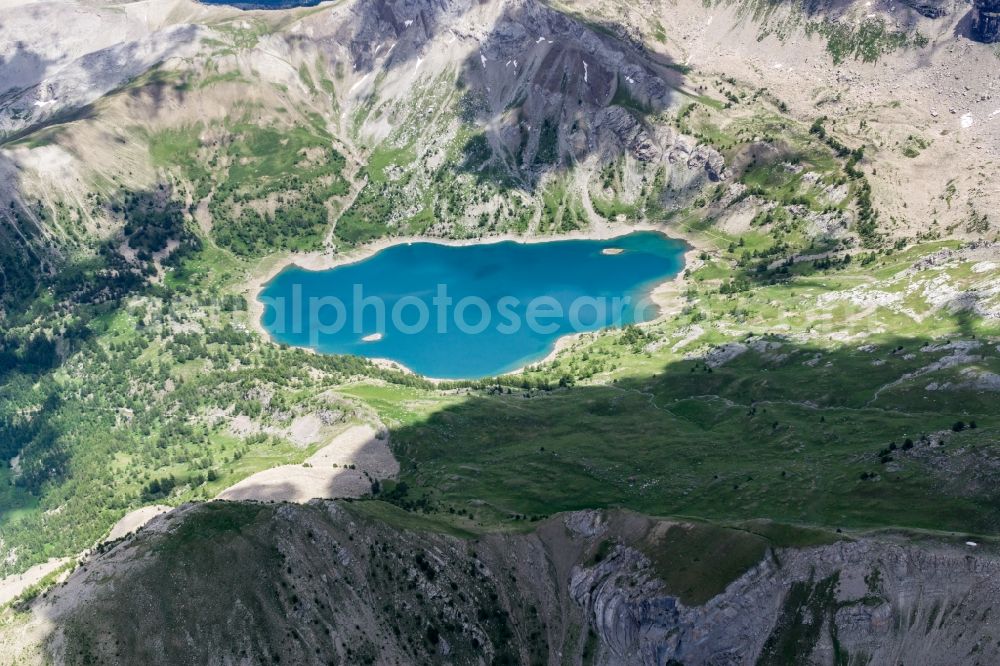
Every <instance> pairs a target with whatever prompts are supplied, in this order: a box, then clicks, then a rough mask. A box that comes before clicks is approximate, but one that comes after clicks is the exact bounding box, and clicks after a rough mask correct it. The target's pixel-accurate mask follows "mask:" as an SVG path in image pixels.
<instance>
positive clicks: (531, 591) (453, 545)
mask: <svg viewBox="0 0 1000 666" xmlns="http://www.w3.org/2000/svg"><path fill="white" fill-rule="evenodd" d="M376 514H377V515H379V516H381V517H376ZM383 518H388V519H389V522H386V521H385V520H383ZM400 518H403V519H405V520H409V521H410V522H412V521H413V520H414V519H413V518H412V517H405V516H401V515H400V514H397V512H396V510H395V509H392V508H391V507H386V506H385V505H380V504H341V503H337V502H314V503H312V504H310V505H307V506H297V505H260V504H239V503H214V504H208V505H198V506H190V507H185V508H182V509H180V510H178V511H175V512H174V513H172V514H166V515H164V516H161V517H160V518H157V519H155V520H154V521H153V522H152V523H150V525H149V526H147V528H146V529H144V530H143V531H142V532H140V533H139V534H138V535H136V536H133V537H129V538H126V539H125V540H123V541H120V542H117V543H115V544H113V545H111V546H110V547H107V548H105V549H104V552H102V553H100V554H98V555H96V556H95V557H93V558H92V559H91V560H90V561H89V562H87V563H85V564H84V566H82V567H81V568H80V569H78V570H77V571H76V572H75V573H74V574H73V575H72V576H71V577H70V578H69V579H68V580H67V581H66V582H65V583H64V584H63V585H60V586H57V587H56V588H54V589H53V590H51V591H50V592H49V593H48V594H47V595H46V597H45V598H42V599H39V600H37V601H36V602H35V603H34V605H33V607H32V608H31V620H30V621H29V622H28V625H27V626H24V625H22V624H18V623H17V622H15V623H13V624H8V626H7V627H6V629H4V632H5V634H4V636H3V637H4V640H5V643H4V645H8V646H18V645H20V646H21V649H20V650H17V649H15V648H14V647H8V648H5V652H4V653H2V656H3V657H4V658H5V659H13V658H21V659H25V660H27V661H29V662H30V661H31V659H30V654H31V652H30V650H29V649H27V648H25V647H24V646H25V645H26V644H27V643H30V642H31V641H26V640H25V638H24V637H26V636H27V637H32V640H34V641H35V642H36V643H37V644H41V645H43V646H44V650H43V651H42V652H39V653H36V654H35V656H36V657H37V658H38V659H39V660H44V659H49V658H51V659H53V660H54V661H56V662H57V663H70V664H75V663H94V662H98V663H112V664H131V663H204V664H226V663H263V662H265V661H266V662H271V661H274V662H275V663H278V662H279V661H280V663H298V664H330V663H334V664H348V663H349V664H354V663H378V664H390V663H400V662H402V663H424V662H433V663H453V664H474V663H552V664H555V663H574V664H577V663H598V664H609V665H610V664H650V665H652V664H664V663H669V662H670V660H676V661H678V662H681V663H685V664H751V663H765V664H767V663H788V660H789V658H790V657H792V656H794V657H795V659H796V662H797V663H815V664H833V663H853V661H852V660H859V661H865V660H867V663H906V664H935V663H951V662H953V661H954V660H955V659H956V658H959V657H960V658H959V659H958V660H959V661H963V660H964V661H968V662H969V663H977V662H978V663H996V660H997V658H998V656H1000V645H998V644H997V642H996V640H995V639H994V638H992V636H997V635H1000V633H998V632H1000V626H997V625H998V624H1000V618H998V616H997V614H996V613H995V612H994V605H995V604H996V599H997V598H1000V597H998V592H1000V589H998V588H1000V582H998V581H1000V578H998V576H997V574H998V573H1000V561H998V560H997V559H996V557H995V555H994V554H992V553H991V554H986V553H983V552H977V550H976V549H974V548H972V547H968V546H966V547H962V546H961V545H959V544H956V545H944V544H940V543H924V544H913V543H908V542H904V541H898V542H889V541H873V540H869V539H861V540H858V541H841V542H837V543H832V544H829V545H825V546H818V547H810V548H802V549H796V548H773V547H767V548H765V549H763V550H761V551H759V554H760V555H761V556H762V559H761V560H760V561H758V562H757V563H756V564H753V563H752V560H751V561H750V568H749V569H748V570H746V571H745V572H743V573H741V574H739V575H737V576H736V577H735V578H732V579H730V578H728V577H724V578H721V579H720V578H717V577H714V576H713V575H712V573H713V572H714V571H716V570H717V569H719V568H725V567H726V561H727V558H730V559H731V555H732V553H733V552H734V551H737V550H741V549H743V550H746V549H745V545H746V544H747V543H752V544H756V543H758V542H759V543H767V542H768V541H767V540H766V539H762V537H760V536H759V535H754V534H751V533H748V532H745V531H743V530H729V529H725V528H716V527H711V526H698V525H690V524H682V523H669V522H664V521H657V520H652V519H647V518H644V517H641V516H637V515H635V514H628V513H620V512H612V513H602V512H579V513H573V514H566V515H563V516H558V517H556V518H553V519H551V520H549V521H546V522H544V523H541V524H539V526H538V527H537V529H535V530H534V531H533V532H530V533H525V534H491V535H481V536H474V535H465V536H462V535H452V536H449V535H446V534H442V533H439V532H435V531H433V530H432V531H428V530H427V529H426V528H428V527H433V525H432V524H431V523H425V524H424V525H423V529H412V528H411V529H401V528H399V527H395V526H394V525H396V524H398V522H397V521H398V520H399V519H400ZM706 536H707V537H708V538H710V539H713V540H715V541H716V544H717V549H718V552H719V553H720V555H719V557H715V558H713V559H712V566H711V567H710V568H706V569H703V570H701V573H699V574H698V575H697V576H694V577H692V576H691V575H689V574H690V572H691V571H694V570H697V569H698V567H699V562H698V561H699V560H700V559H701V558H702V556H703V555H704V553H703V552H701V550H700V548H701V547H703V546H704V544H705V543H706V541H705V539H706ZM691 539H696V540H697V544H698V548H694V549H691V550H690V553H689V554H688V555H681V554H679V553H681V552H682V550H683V547H684V546H685V541H687V540H691ZM771 543H772V544H773V542H771ZM977 548H980V549H981V548H982V546H979V547H977ZM755 552H757V551H755ZM684 572H688V573H687V574H685V573H684ZM678 573H680V574H681V575H680V576H678ZM681 580H684V581H686V582H685V583H683V584H681V583H680V582H679V581H681ZM688 584H691V585H694V586H695V587H696V588H699V589H698V590H695V588H693V587H689V585H688ZM682 589H683V591H681V592H678V590H682ZM703 593H707V594H706V596H708V600H707V601H705V602H703V603H702V602H700V601H692V599H695V598H696V597H697V596H698V595H699V594H703Z"/></svg>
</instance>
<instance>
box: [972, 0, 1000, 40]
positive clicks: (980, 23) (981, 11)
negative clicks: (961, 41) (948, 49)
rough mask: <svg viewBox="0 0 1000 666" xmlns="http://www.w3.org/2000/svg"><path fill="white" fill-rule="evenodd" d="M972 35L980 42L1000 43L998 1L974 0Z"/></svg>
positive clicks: (999, 5) (999, 9)
mask: <svg viewBox="0 0 1000 666" xmlns="http://www.w3.org/2000/svg"><path fill="white" fill-rule="evenodd" d="M972 35H973V36H974V37H975V38H976V39H978V40H979V41H981V42H986V43H987V44H992V43H994V42H1000V1H998V0H976V2H975V6H974V9H973V14H972Z"/></svg>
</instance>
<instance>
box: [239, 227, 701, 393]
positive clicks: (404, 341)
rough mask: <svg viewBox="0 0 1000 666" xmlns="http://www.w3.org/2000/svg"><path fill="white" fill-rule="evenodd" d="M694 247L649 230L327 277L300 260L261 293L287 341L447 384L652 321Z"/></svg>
mask: <svg viewBox="0 0 1000 666" xmlns="http://www.w3.org/2000/svg"><path fill="white" fill-rule="evenodd" d="M687 248H688V246H687V245H686V244H685V243H684V242H683V241H679V240H676V239H672V238H669V237H667V236H665V235H663V234H661V233H657V232H652V231H640V232H634V233H630V234H628V235H625V236H619V237H618V238H611V239H607V240H552V241H544V242H533V243H518V242H514V241H504V242H497V243H482V244H475V245H444V244H440V243H432V242H417V243H401V244H397V245H392V246H390V247H388V248H386V249H384V250H381V251H379V252H377V253H376V254H374V255H372V256H370V257H368V258H366V259H363V260H361V261H358V262H356V263H350V264H344V265H340V266H336V267H334V268H330V269H327V270H321V271H309V270H305V269H303V268H300V267H298V266H295V265H294V264H293V265H291V266H288V267H286V268H285V269H284V270H282V271H281V272H280V273H279V274H278V275H276V276H275V277H274V278H273V279H272V280H271V281H270V282H268V283H267V284H266V285H265V286H264V288H263V290H262V291H261V292H260V294H259V296H258V298H259V300H260V301H261V303H263V305H264V314H263V316H262V320H261V323H262V324H263V326H264V328H265V330H267V332H268V333H269V334H270V335H271V337H272V338H273V339H274V340H275V341H276V342H279V343H285V344H289V345H293V346H298V347H307V348H311V349H314V350H316V351H318V352H321V353H324V354H356V355H359V356H365V357H368V358H382V359H389V360H392V361H396V362H398V363H400V364H402V365H404V366H406V367H407V368H409V369H411V370H413V371H414V372H417V373H420V374H422V375H425V376H428V377H436V378H441V379H471V378H479V377H488V376H493V375H499V374H503V373H505V372H510V371H512V370H515V369H517V368H519V367H522V366H524V365H528V364H530V363H533V362H535V361H539V360H541V359H543V358H544V357H545V356H546V355H548V354H549V353H550V352H551V351H552V350H553V349H554V347H555V343H556V340H558V339H559V338H560V337H562V336H565V335H571V334H573V333H582V332H587V331H594V330H597V329H601V328H607V327H612V326H624V325H627V324H632V323H640V322H644V321H649V320H650V319H653V318H655V317H656V316H657V315H658V312H657V309H656V307H655V305H653V303H652V301H651V300H650V298H649V296H650V293H651V292H652V290H653V288H654V287H656V286H657V285H658V284H661V283H663V282H665V281H667V280H669V279H670V278H672V277H673V276H675V275H676V274H677V273H678V272H680V270H681V269H682V268H683V266H684V253H685V251H686V250H687Z"/></svg>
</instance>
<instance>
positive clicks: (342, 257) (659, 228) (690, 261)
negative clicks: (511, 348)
mask: <svg viewBox="0 0 1000 666" xmlns="http://www.w3.org/2000/svg"><path fill="white" fill-rule="evenodd" d="M636 231H655V232H658V233H662V234H664V235H665V236H667V237H668V238H672V239H676V240H680V241H684V242H685V243H686V244H687V246H688V247H687V250H686V251H685V252H684V265H683V268H682V269H681V270H680V271H679V272H678V273H677V275H675V276H673V277H672V278H670V279H668V280H665V281H664V282H663V283H661V284H659V285H657V286H656V287H655V288H653V290H652V291H651V292H650V293H649V298H650V300H651V301H652V302H653V304H654V305H655V306H656V307H657V309H658V311H659V312H658V314H657V316H656V317H655V318H653V319H651V320H650V321H647V322H643V323H641V324H638V325H639V326H652V325H654V324H657V323H659V322H661V321H663V320H664V319H665V318H666V317H667V316H669V315H671V314H673V313H674V312H676V311H677V310H678V309H679V307H680V297H681V295H682V294H683V292H684V286H686V284H687V279H686V277H685V272H687V271H691V270H693V269H694V268H697V266H698V265H700V261H699V260H698V258H697V257H698V254H699V253H700V251H701V250H702V249H703V247H704V245H703V244H702V243H701V242H700V241H699V240H697V239H694V238H691V237H690V236H688V235H687V234H684V235H681V234H679V233H678V230H677V229H676V228H672V227H668V226H667V225H658V224H634V225H630V224H620V223H606V224H602V225H600V226H599V227H595V228H592V229H589V230H586V231H573V232H570V233H567V234H559V235H556V236H520V235H517V234H512V233H506V234H500V235H496V236H487V237H483V238H462V239H448V238H428V237H424V236H397V237H393V238H381V239H379V240H376V241H374V242H372V243H369V244H367V245H364V246H362V247H357V248H352V249H351V250H348V251H346V252H336V253H333V252H325V251H317V252H295V253H286V254H282V255H277V256H272V257H269V258H267V259H265V260H263V261H262V262H261V263H260V264H259V265H258V266H257V268H256V269H255V270H253V271H252V272H251V275H250V276H249V277H248V279H247V281H246V283H245V287H244V289H243V295H244V296H245V297H246V299H247V303H248V308H249V311H248V315H249V325H250V327H251V328H252V329H253V330H254V331H255V332H257V333H258V334H259V335H261V336H262V337H263V338H264V339H265V340H271V336H270V334H269V333H268V332H267V330H266V329H265V328H264V326H263V324H261V319H262V318H263V316H264V304H263V303H262V302H261V301H260V300H259V299H258V298H257V297H258V295H259V294H260V292H261V291H262V290H263V289H264V285H266V284H267V283H268V282H270V281H271V280H272V279H274V277H275V276H276V275H278V273H280V272H281V271H283V270H285V269H286V268H288V267H290V266H298V267H299V268H302V269H305V270H309V271H322V270H328V269H331V268H336V267H338V266H345V265H347V264H354V263H357V262H359V261H364V260H365V259H368V258H369V257H371V256H373V255H375V254H377V253H379V252H381V251H382V250H385V249H387V248H390V247H393V246H395V245H405V244H410V243H435V244H438V245H448V246H452V247H462V246H468V245H490V244H494V243H504V242H514V243H548V242H552V241H561V240H610V239H612V238H618V237H619V236H624V235H626V234H630V233H633V232H636ZM612 249H616V248H612ZM594 333H596V331H588V332H584V333H571V334H569V335H564V336H562V337H560V338H558V339H557V340H556V342H555V345H554V347H553V349H552V351H551V352H549V353H548V354H547V355H546V356H545V357H544V358H542V359H539V360H537V361H533V362H531V363H528V364H526V365H524V366H522V367H520V368H517V369H516V370H512V371H510V372H506V373H504V374H505V375H516V374H520V373H522V372H524V371H525V370H527V369H528V368H530V367H533V366H536V365H539V364H542V363H547V362H549V361H551V360H553V359H555V358H556V357H557V356H558V355H559V354H560V353H561V352H563V351H565V350H566V349H569V348H570V347H572V346H573V345H574V344H575V343H577V342H578V341H580V340H581V339H583V338H584V336H588V335H593V334H594ZM304 349H308V348H304ZM309 351H315V350H311V349H310V350H309ZM368 360H370V361H371V362H372V363H374V364H375V365H377V366H379V367H382V368H386V369H393V370H399V371H402V372H408V373H411V374H417V373H414V372H413V371H412V370H411V369H409V368H407V367H406V366H405V365H403V364H402V363H399V362H398V361H393V360H391V359H385V358H369V359H368ZM424 378H425V379H427V380H428V381H431V382H434V383H441V382H447V381H456V380H448V379H437V378H434V377H424Z"/></svg>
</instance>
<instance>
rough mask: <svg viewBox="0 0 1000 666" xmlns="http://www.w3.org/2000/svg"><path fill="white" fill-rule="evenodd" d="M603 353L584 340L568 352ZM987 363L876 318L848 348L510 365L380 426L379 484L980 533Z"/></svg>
mask: <svg viewBox="0 0 1000 666" xmlns="http://www.w3.org/2000/svg"><path fill="white" fill-rule="evenodd" d="M622 344H624V343H622ZM614 356H615V353H614V352H607V351H604V352H599V351H594V352H591V353H590V355H589V360H588V361H586V362H585V365H586V364H587V363H590V364H596V365H597V366H601V365H602V364H607V365H611V366H613V364H614ZM998 365H1000V359H998V358H997V354H996V352H995V350H994V348H993V346H992V345H988V344H984V343H979V342H976V341H968V342H967V343H964V344H959V343H955V344H950V343H946V342H945V341H942V340H926V339H920V338H912V337H893V336H887V337H884V338H879V339H878V343H877V344H875V345H871V346H867V347H864V348H860V349H852V348H848V347H835V348H823V347H818V346H813V345H810V344H803V343H800V342H796V341H793V340H791V339H787V338H783V337H780V336H766V337H761V338H750V339H747V340H746V341H745V342H742V343H731V344H728V345H723V346H722V347H718V348H715V349H714V350H712V351H710V352H709V353H708V355H707V356H705V357H703V358H699V359H691V360H680V361H677V362H673V363H670V364H669V365H667V366H666V367H664V368H663V370H662V371H661V372H659V373H656V374H654V375H652V376H640V377H628V378H621V379H618V380H616V381H615V382H613V383H612V384H610V385H605V386H595V385H586V386H577V387H572V388H561V389H556V390H552V391H549V392H546V391H542V392H539V391H537V390H534V389H527V388H521V387H518V386H517V384H518V383H519V381H521V380H519V379H518V378H516V377H511V378H507V379H506V380H501V381H500V382H499V383H498V384H499V386H500V387H501V390H500V392H501V395H492V396H487V395H483V394H477V395H470V397H469V398H468V399H466V400H465V401H464V402H462V403H460V404H457V405H455V406H452V407H449V408H446V409H443V410H441V411H440V412H436V413H434V414H433V415H431V416H430V417H428V418H427V419H426V420H424V421H422V422H420V423H417V424H414V425H411V426H406V427H401V428H397V429H396V430H394V431H393V433H392V442H393V449H394V451H395V453H396V457H397V459H399V461H400V464H401V466H402V472H401V476H400V478H401V480H402V481H405V482H406V484H407V491H406V494H405V496H404V497H402V498H397V501H398V502H399V503H400V504H401V505H403V506H405V507H409V508H421V509H424V510H429V511H435V512H449V513H451V512H457V513H459V514H462V515H467V516H470V517H474V518H475V519H476V520H477V521H481V522H483V523H484V524H491V523H494V522H501V523H506V522H509V521H512V520H513V521H517V520H523V519H525V518H527V517H531V516H543V515H549V514H551V513H553V512H556V511H564V510H575V509H582V508H588V507H609V506H625V507H629V508H632V509H635V510H637V511H641V512H644V513H649V514H653V515H686V516H699V517H702V518H708V519H715V520H738V519H752V518H770V519H773V520H777V521H781V522H788V523H797V524H812V525H822V526H827V527H838V526H844V527H848V526H850V527H880V526H887V525H900V526H906V527H913V528H927V529H947V530H959V531H961V530H969V531H979V532H984V533H995V532H997V531H998V530H1000V494H998V493H997V491H996V489H995V488H994V487H993V486H992V485H991V484H990V482H989V478H991V477H992V476H993V475H995V474H996V473H998V472H1000V450H998V449H997V448H996V443H997V441H998V440H1000V430H998V427H1000V424H998V423H997V422H996V419H997V417H998V414H997V411H996V393H995V389H994V390H988V389H984V387H983V386H980V385H979V384H978V383H977V382H976V381H975V374H974V373H980V372H987V373H988V372H989V369H992V370H993V371H994V372H996V370H997V369H998ZM967 368H972V369H971V370H966V369H967ZM566 372H567V373H568V375H569V376H571V375H572V372H573V368H572V367H570V368H569V369H567V370H566ZM967 373H973V374H967ZM523 381H524V382H525V384H528V383H529V378H528V377H527V376H526V377H525V378H524V380H523ZM571 381H572V380H571V379H570V380H568V382H571ZM564 383H567V382H564ZM505 384H507V385H508V386H509V388H505V387H504V385H505ZM494 386H496V385H494ZM927 386H938V387H940V389H939V390H935V391H929V390H926V389H925V387H927ZM494 391H495V388H494ZM959 423H961V426H959V425H958V424H959ZM971 424H975V425H976V427H974V428H973V427H970V426H971ZM387 491H388V492H391V491H392V489H391V488H388V489H387Z"/></svg>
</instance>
